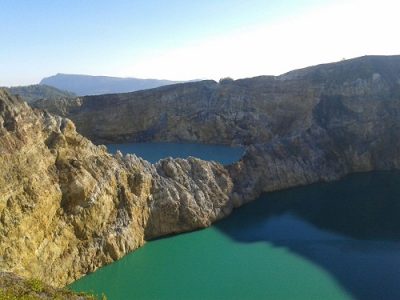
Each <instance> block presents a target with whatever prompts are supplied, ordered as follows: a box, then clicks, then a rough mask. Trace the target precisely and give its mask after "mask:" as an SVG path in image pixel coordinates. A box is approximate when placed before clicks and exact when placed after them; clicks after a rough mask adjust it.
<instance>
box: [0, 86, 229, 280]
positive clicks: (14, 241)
mask: <svg viewBox="0 0 400 300" xmlns="http://www.w3.org/2000/svg"><path fill="white" fill-rule="evenodd" d="M0 146H1V147H0V170H1V172H0V245H1V247H0V268H1V269H2V270H3V271H9V272H14V273H16V274H19V275H21V276H25V277H35V278H40V279H42V280H43V281H45V282H47V283H49V284H52V285H55V286H62V285H65V284H67V283H70V282H71V281H73V280H75V279H77V278H79V277H80V276H82V275H84V274H86V273H88V272H91V271H94V270H95V269H96V268H98V267H99V266H102V265H104V264H107V263H110V262H112V261H114V260H116V259H118V258H120V257H121V256H123V255H124V254H126V253H127V252H129V251H132V250H134V249H136V248H137V247H139V246H141V245H142V244H143V243H144V240H145V238H146V239H147V238H154V237H157V236H160V235H163V234H170V233H176V232H181V231H185V230H193V229H196V228H200V227H205V226H208V225H209V224H210V223H211V222H213V221H215V220H216V219H218V218H221V217H222V216H224V215H225V214H227V213H229V209H230V207H231V206H232V205H231V204H230V202H229V201H230V200H229V198H228V195H229V193H230V191H231V189H232V182H231V179H230V177H229V175H228V173H227V171H226V170H225V169H224V168H223V167H222V166H220V165H218V164H216V163H208V162H203V161H200V160H198V159H194V158H193V159H189V160H171V159H170V160H165V161H161V162H159V163H158V164H156V165H151V164H150V163H148V162H146V161H143V160H142V159H140V158H137V157H135V156H127V157H122V156H121V155H117V157H112V156H111V155H110V154H108V153H107V152H106V149H105V147H97V146H95V145H93V144H92V143H91V142H90V141H88V140H87V139H86V138H84V137H83V136H81V135H79V134H77V133H76V131H75V127H74V125H73V123H72V122H71V121H69V120H67V119H63V118H61V117H56V116H52V115H49V114H48V113H46V112H43V111H39V110H32V109H31V108H29V107H28V106H27V105H26V104H25V103H24V102H22V101H21V100H20V99H19V98H16V97H14V96H11V95H10V94H8V93H7V92H6V91H4V90H0ZM216 199H218V200H217V201H216Z"/></svg>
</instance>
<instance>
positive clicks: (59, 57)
mask: <svg viewBox="0 0 400 300" xmlns="http://www.w3.org/2000/svg"><path fill="white" fill-rule="evenodd" d="M332 2H335V1H329V0H320V1H316V0H300V1H294V0H291V1H290V0H282V1H267V0H248V1H239V0H201V1H191V0H170V1H156V0H149V1H134V0H133V1H128V0H114V1H111V0H46V1H45V0H34V1H33V0H0V36H1V38H2V43H1V47H0V85H18V84H30V83H37V82H39V81H40V79H41V78H42V77H44V76H49V75H53V74H55V73H84V74H85V73H86V74H93V75H114V76H131V77H158V78H160V77H164V78H166V77H168V78H166V79H189V78H205V77H207V78H211V77H218V76H221V77H222V76H225V75H230V74H226V72H228V71H231V72H232V70H233V69H232V70H230V69H229V62H228V61H226V62H222V61H224V60H225V56H224V54H223V53H224V51H226V53H229V52H231V51H233V53H235V49H234V48H236V47H235V42H234V41H235V40H236V41H238V44H237V46H238V47H244V45H243V44H240V43H241V41H242V40H243V37H244V39H245V40H244V41H242V42H244V43H247V42H248V43H249V45H248V47H246V48H243V49H245V50H246V51H247V52H246V51H244V50H243V51H242V50H240V52H239V51H238V53H235V54H234V58H233V59H234V60H235V61H236V60H237V61H239V62H240V63H241V64H245V61H246V59H247V58H245V57H244V56H243V57H242V55H241V53H243V55H246V56H251V52H249V51H250V50H251V48H252V47H253V48H254V47H255V46H256V48H262V47H264V48H263V49H264V50H265V51H267V52H268V50H267V49H268V47H267V46H261V44H262V43H263V45H266V43H267V42H268V36H263V33H262V32H261V31H260V32H259V33H258V34H259V35H258V36H256V35H254V36H253V40H251V42H249V41H250V40H247V36H251V35H252V33H253V32H257V30H258V29H259V28H266V30H267V29H268V28H269V27H268V26H280V25H279V24H280V23H279V22H285V24H287V23H288V22H289V23H290V22H291V20H293V19H296V18H298V17H301V16H305V15H307V14H308V13H310V12H312V11H313V10H315V9H320V8H323V7H325V6H326V5H330V4H331V3H332ZM336 2H337V1H336ZM299 22H301V20H300V21H299ZM303 23H304V22H303ZM293 26H296V23H293ZM275 28H277V27H275ZM278 28H279V27H278ZM287 30H288V29H286V31H287ZM263 32H268V31H263ZM275 32H276V30H275ZM396 36H397V35H396ZM241 37H242V38H241ZM225 38H227V40H224V39H225ZM275 38H277V37H276V35H275ZM256 40H257V42H255V41H256ZM271 42H273V43H275V44H276V40H271ZM257 43H260V47H258V44H257ZM225 45H226V46H225ZM282 46H286V45H282ZM238 49H239V48H238ZM264 50H263V51H264ZM196 51H197V52H196ZM265 51H264V52H265ZM293 51H296V49H293ZM213 52H214V53H215V55H213ZM202 53H204V55H205V56H204V57H202V56H203V55H202ZM256 54H257V55H261V54H262V53H261V52H260V53H256ZM187 55H188V56H187ZM218 55H219V57H218ZM232 55H233V54H232ZM186 56H187V57H186ZM265 56H269V55H268V53H265ZM180 57H182V59H180ZM227 57H228V58H229V59H231V60H232V58H231V57H229V56H227ZM228 58H227V59H228ZM213 59H214V60H213ZM260 59H261V57H260ZM338 59H339V57H338ZM275 60H276V59H275ZM278 60H279V59H278ZM283 60H284V57H282V61H283ZM195 61H197V65H195V64H193V66H192V65H191V64H192V62H193V63H195ZM164 62H165V63H164ZM207 62H209V63H210V66H209V67H207V68H206V67H205V65H207ZM219 62H221V63H219ZM304 63H306V62H304ZM252 64H254V63H253V62H252ZM173 69H176V70H175V73H174V70H173ZM240 69H241V65H240V64H238V63H237V62H236V64H235V69H234V70H235V74H232V75H235V76H239V77H244V76H248V75H260V74H253V73H255V72H261V74H268V73H273V72H274V69H270V70H269V69H268V67H266V68H263V69H254V70H252V69H250V68H249V67H247V69H246V70H244V72H242V73H241V71H240ZM264 69H265V70H264ZM236 70H237V72H236ZM252 72H253V73H252ZM241 75H243V76H241Z"/></svg>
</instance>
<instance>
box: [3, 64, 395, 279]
mask: <svg viewBox="0 0 400 300" xmlns="http://www.w3.org/2000/svg"><path fill="white" fill-rule="evenodd" d="M35 106H37V107H41V108H46V109H47V110H49V111H52V112H55V113H58V114H60V115H63V116H68V117H70V118H71V119H73V120H74V122H76V124H77V126H78V131H79V132H81V133H83V134H84V135H85V136H87V137H90V138H91V139H94V140H95V141H96V142H97V143H100V142H104V141H112V142H122V141H147V140H166V141H197V142H207V143H222V144H236V143H239V144H246V145H249V146H248V147H247V150H246V153H245V154H244V156H243V158H242V159H241V160H240V161H239V162H237V163H235V164H233V165H231V166H228V167H226V168H225V167H223V166H221V165H220V164H218V163H213V162H204V161H201V160H199V159H196V158H189V159H187V160H184V159H165V160H161V161H159V162H158V163H156V164H150V163H149V162H147V161H144V160H142V159H141V158H138V157H136V156H134V155H127V156H125V157H124V156H122V155H121V154H120V153H117V154H116V155H115V156H111V155H110V154H108V153H107V151H106V149H105V147H104V146H95V145H93V144H92V143H91V142H90V141H89V140H87V139H86V138H84V137H83V136H82V135H80V134H78V133H77V132H76V131H75V127H74V124H73V123H72V122H71V121H69V120H68V119H64V118H62V117H57V116H54V115H51V114H49V113H48V112H45V111H42V110H38V109H31V108H29V107H28V106H27V105H26V104H25V103H24V102H22V101H21V100H20V99H19V98H16V97H13V96H10V95H9V94H8V93H7V92H5V91H2V90H0V170H1V172H0V245H1V247H0V268H1V269H2V270H6V271H10V272H14V273H17V274H19V275H22V276H28V277H29V276H34V277H39V278H40V279H42V280H44V281H46V282H47V283H49V284H53V285H56V286H61V285H64V284H66V283H69V282H71V281H72V280H74V279H77V278H79V277H80V276H82V275H84V274H86V273H87V272H92V271H94V270H95V269H96V268H97V267H99V266H102V265H104V264H107V263H110V262H112V261H113V260H116V259H118V258H120V257H121V256H123V255H124V254H126V253H127V252H129V251H132V250H134V249H136V248H137V247H139V246H141V245H142V244H143V243H144V241H145V240H147V239H152V238H156V237H159V236H162V235H166V234H172V233H178V232H182V231H188V230H193V229H196V228H202V227H206V226H208V225H210V224H211V223H212V222H214V221H216V220H218V219H220V218H222V217H224V216H226V215H228V214H229V213H230V212H231V211H232V209H233V207H237V206H240V205H241V204H243V203H244V202H247V201H250V200H253V199H255V197H256V196H258V195H259V193H261V192H263V191H273V190H279V189H283V188H288V187H293V186H297V185H303V184H310V183H313V182H317V181H329V180H334V179H337V178H339V177H341V176H344V175H345V174H348V173H351V172H361V171H370V170H390V169H400V57H365V58H359V59H355V60H350V61H344V62H340V63H338V64H329V65H322V66H317V67H311V68H307V69H304V70H298V71H294V72H290V73H288V74H284V75H282V76H279V77H257V78H253V79H243V80H237V81H230V80H224V81H221V83H216V82H213V81H205V82H197V83H187V84H181V85H174V86H168V87H162V88H159V89H155V90H151V91H143V92H137V93H129V94H122V95H104V96H97V97H83V98H76V99H74V100H72V101H39V102H36V103H35Z"/></svg>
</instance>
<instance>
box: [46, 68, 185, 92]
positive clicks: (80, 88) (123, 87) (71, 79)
mask: <svg viewBox="0 0 400 300" xmlns="http://www.w3.org/2000/svg"><path fill="white" fill-rule="evenodd" d="M180 82H181V81H171V80H160V79H140V78H121V77H108V76H92V75H78V74H61V73H59V74H56V75H54V76H50V77H46V78H43V79H42V80H41V81H40V84H45V85H50V86H53V87H55V88H58V89H62V90H67V91H71V92H73V93H75V94H77V95H78V96H86V95H101V94H112V93H127V92H134V91H138V90H145V89H151V88H156V87H160V86H164V85H169V84H175V83H180Z"/></svg>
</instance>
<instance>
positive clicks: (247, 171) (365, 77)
mask: <svg viewBox="0 0 400 300" xmlns="http://www.w3.org/2000/svg"><path fill="white" fill-rule="evenodd" d="M351 70H353V73H350V74H343V72H345V71H348V72H350V71H351ZM365 70H368V71H365ZM378 71H379V72H380V73H378ZM341 75H343V76H344V78H342V77H341ZM289 77H291V78H292V79H287V78H289ZM293 78H294V79H293ZM296 78H301V80H303V79H304V78H306V79H308V80H309V81H312V82H319V84H320V85H321V88H320V91H319V94H318V100H317V101H316V102H315V103H314V105H313V106H312V108H311V109H310V115H309V117H308V118H309V119H310V120H311V122H310V124H311V126H309V127H308V128H307V129H306V130H301V131H297V132H294V133H293V134H288V135H286V136H284V137H281V138H276V139H274V140H272V141H271V142H269V143H264V144H259V145H254V146H251V147H249V148H248V150H247V153H246V155H245V156H244V157H243V159H242V161H241V162H240V163H238V164H236V165H234V166H231V167H230V172H231V175H232V177H233V178H234V181H235V190H236V192H237V193H239V194H241V196H242V197H243V198H244V201H248V200H251V199H253V198H254V196H255V195H256V194H257V193H259V192H260V191H273V190H278V189H283V188H287V187H291V186H297V185H304V184H310V183H314V182H317V181H330V180H334V179H338V178H340V177H342V176H344V175H345V174H348V173H352V172H365V171H371V170H392V169H399V168H400V58H399V57H395V58H393V57H389V58H388V61H386V58H382V57H372V58H364V59H356V60H354V61H349V62H341V63H339V64H337V65H335V64H333V65H328V66H321V67H312V68H308V69H305V70H300V71H294V72H292V73H288V74H286V75H283V76H282V80H284V81H285V80H289V81H290V80H298V79H296ZM321 78H322V79H321ZM321 82H323V83H321ZM261 166H262V167H261ZM242 200H243V199H242Z"/></svg>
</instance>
